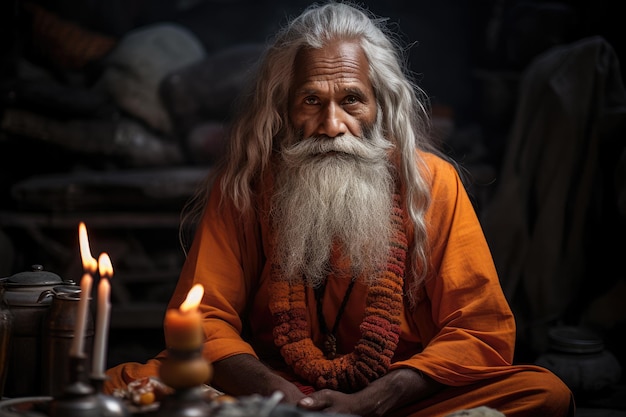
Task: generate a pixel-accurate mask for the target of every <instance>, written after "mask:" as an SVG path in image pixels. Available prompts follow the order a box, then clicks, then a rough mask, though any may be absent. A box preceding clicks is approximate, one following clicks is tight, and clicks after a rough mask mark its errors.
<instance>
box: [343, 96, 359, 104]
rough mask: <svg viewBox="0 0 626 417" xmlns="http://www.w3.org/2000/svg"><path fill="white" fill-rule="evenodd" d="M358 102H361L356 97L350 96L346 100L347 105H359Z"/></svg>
mask: <svg viewBox="0 0 626 417" xmlns="http://www.w3.org/2000/svg"><path fill="white" fill-rule="evenodd" d="M358 101H359V100H358V99H357V98H356V96H348V97H346V98H345V100H344V102H345V103H346V104H354V103H357V102H358Z"/></svg>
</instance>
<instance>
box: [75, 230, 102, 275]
mask: <svg viewBox="0 0 626 417" xmlns="http://www.w3.org/2000/svg"><path fill="white" fill-rule="evenodd" d="M78 241H79V243H80V257H81V259H82V261H83V269H84V270H85V271H87V272H90V273H92V274H93V273H95V272H96V271H97V270H98V261H97V260H96V259H95V258H94V257H93V256H91V250H90V249H89V239H88V238H87V226H85V223H84V222H80V224H79V225H78Z"/></svg>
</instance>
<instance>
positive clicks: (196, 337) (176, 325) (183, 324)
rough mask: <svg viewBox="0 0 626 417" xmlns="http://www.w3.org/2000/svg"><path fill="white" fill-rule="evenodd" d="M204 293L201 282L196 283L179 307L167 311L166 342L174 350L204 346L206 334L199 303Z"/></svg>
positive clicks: (165, 324) (165, 322) (165, 323)
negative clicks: (203, 329) (203, 328)
mask: <svg viewBox="0 0 626 417" xmlns="http://www.w3.org/2000/svg"><path fill="white" fill-rule="evenodd" d="M203 295H204V288H203V287H202V285H201V284H196V285H194V286H193V287H192V288H191V290H189V292H188V293H187V298H186V299H185V301H184V302H183V303H182V304H181V305H180V307H179V308H178V309H176V308H171V309H169V310H167V311H166V312H165V321H164V328H165V344H166V346H167V348H168V349H173V350H196V349H199V348H200V347H201V346H202V342H203V340H204V334H203V331H202V317H201V315H200V312H199V311H198V305H199V304H200V301H201V300H202V296H203Z"/></svg>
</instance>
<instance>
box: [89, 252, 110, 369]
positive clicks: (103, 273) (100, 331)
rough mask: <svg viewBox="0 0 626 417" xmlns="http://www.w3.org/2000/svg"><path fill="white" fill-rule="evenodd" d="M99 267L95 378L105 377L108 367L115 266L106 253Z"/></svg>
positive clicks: (94, 356)
mask: <svg viewBox="0 0 626 417" xmlns="http://www.w3.org/2000/svg"><path fill="white" fill-rule="evenodd" d="M98 267H99V270H100V283H99V285H98V310H97V315H96V335H95V339H94V353H93V364H92V373H93V374H94V375H95V376H103V375H104V370H105V365H106V351H107V349H106V347H107V342H108V338H109V319H110V315H111V301H110V293H111V284H110V282H109V278H111V277H112V276H113V266H112V265H111V260H110V259H109V255H107V254H106V253H102V254H101V255H100V257H99V258H98Z"/></svg>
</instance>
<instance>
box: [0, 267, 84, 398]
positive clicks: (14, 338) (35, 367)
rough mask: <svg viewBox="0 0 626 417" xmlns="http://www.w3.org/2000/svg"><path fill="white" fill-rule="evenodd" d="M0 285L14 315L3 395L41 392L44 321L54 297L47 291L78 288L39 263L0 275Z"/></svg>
mask: <svg viewBox="0 0 626 417" xmlns="http://www.w3.org/2000/svg"><path fill="white" fill-rule="evenodd" d="M0 284H1V285H2V286H3V287H4V298H5V301H6V303H7V304H8V306H9V310H10V311H11V313H12V316H13V326H12V334H11V338H10V344H11V346H10V349H9V354H8V357H7V358H6V359H7V361H8V369H7V375H6V381H5V392H4V395H5V396H6V397H9V398H12V397H23V396H36V395H40V385H41V378H42V355H43V350H44V349H45V347H44V345H43V322H44V319H45V318H46V315H47V313H48V310H49V309H50V306H51V304H52V300H53V297H49V296H47V294H49V293H50V291H53V289H54V288H55V287H56V288H62V287H63V286H70V287H74V288H76V287H77V288H79V289H80V287H78V286H77V285H76V284H75V283H74V282H73V281H64V280H62V279H61V277H60V276H59V275H57V274H55V273H53V272H50V271H45V270H44V269H43V266H42V265H33V266H32V268H31V270H30V271H24V272H19V273H16V274H14V275H12V276H9V277H6V278H2V279H0Z"/></svg>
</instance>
